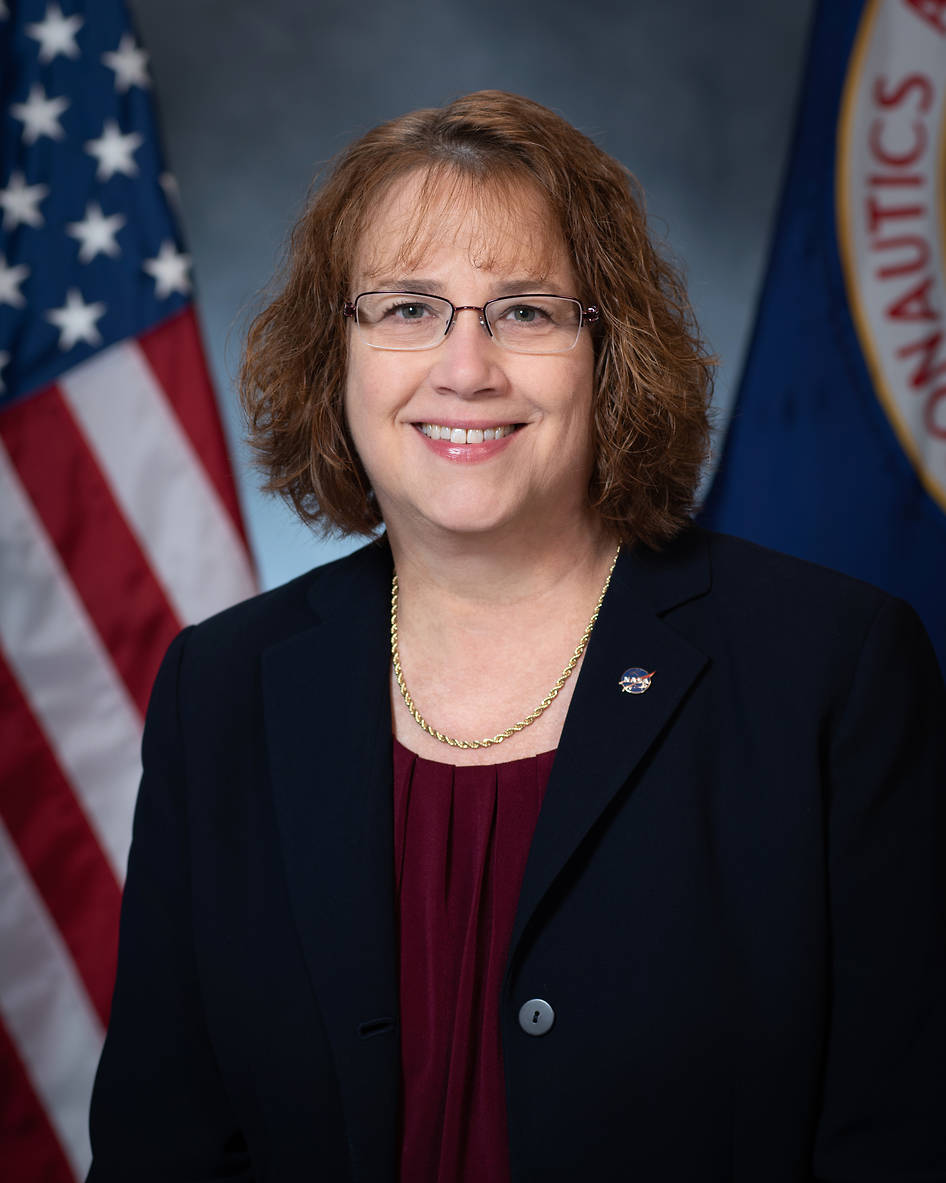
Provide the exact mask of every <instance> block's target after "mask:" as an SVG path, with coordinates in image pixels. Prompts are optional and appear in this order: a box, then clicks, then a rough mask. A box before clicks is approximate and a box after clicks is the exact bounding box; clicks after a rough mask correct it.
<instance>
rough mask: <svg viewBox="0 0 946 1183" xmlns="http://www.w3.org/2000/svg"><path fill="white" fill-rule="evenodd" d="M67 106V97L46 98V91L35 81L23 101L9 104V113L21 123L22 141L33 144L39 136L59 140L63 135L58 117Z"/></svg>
mask: <svg viewBox="0 0 946 1183" xmlns="http://www.w3.org/2000/svg"><path fill="white" fill-rule="evenodd" d="M68 106H69V100H68V99H63V98H58V99H50V98H47V97H46V91H45V90H43V88H42V87H41V86H40V85H39V83H38V82H37V83H34V84H33V86H32V87H30V97H29V98H28V99H27V100H26V102H25V103H11V104H10V113H11V114H12V116H13V118H14V119H19V120H20V122H21V123H22V124H23V142H24V143H26V144H35V143H36V141H37V140H38V139H39V138H40V136H49V138H50V139H51V140H61V139H62V138H63V137H64V136H65V134H66V133H65V132H64V131H63V130H62V127H61V126H60V123H59V117H60V115H62V113H63V111H65V109H66V108H67V107H68Z"/></svg>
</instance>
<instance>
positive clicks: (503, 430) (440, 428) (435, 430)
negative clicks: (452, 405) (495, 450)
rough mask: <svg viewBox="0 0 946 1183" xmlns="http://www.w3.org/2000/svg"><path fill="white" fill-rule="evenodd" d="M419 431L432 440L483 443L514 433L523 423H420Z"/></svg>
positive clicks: (453, 442)
mask: <svg viewBox="0 0 946 1183" xmlns="http://www.w3.org/2000/svg"><path fill="white" fill-rule="evenodd" d="M416 426H417V429H418V431H420V432H422V433H423V434H424V435H426V436H427V438H428V439H431V440H445V441H446V442H447V443H451V444H482V443H487V442H488V441H489V440H501V439H504V438H505V437H506V436H507V435H512V433H513V432H514V431H517V430H518V429H519V428H520V427H521V426H522V424H520V423H499V424H497V425H496V426H495V427H448V426H446V425H444V424H440V423H418V424H417V425H416Z"/></svg>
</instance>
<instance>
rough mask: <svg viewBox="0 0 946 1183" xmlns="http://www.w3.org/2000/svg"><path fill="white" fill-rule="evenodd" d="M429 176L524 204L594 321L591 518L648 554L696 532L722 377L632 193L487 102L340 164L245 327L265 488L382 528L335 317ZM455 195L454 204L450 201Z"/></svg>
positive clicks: (389, 137)
mask: <svg viewBox="0 0 946 1183" xmlns="http://www.w3.org/2000/svg"><path fill="white" fill-rule="evenodd" d="M415 170H422V171H424V172H425V173H426V174H427V179H428V181H429V182H430V183H429V184H428V185H427V186H426V187H425V189H426V191H427V192H428V193H429V192H432V190H433V188H434V182H436V181H437V180H438V179H441V180H442V179H444V178H446V179H448V180H452V181H453V182H455V183H456V182H459V183H460V184H462V185H463V187H464V188H467V189H468V190H470V191H471V192H472V193H473V194H474V196H475V195H476V194H477V193H481V194H483V195H484V196H488V195H489V194H492V195H493V196H496V195H497V193H500V192H501V191H502V190H503V188H505V191H506V193H507V194H511V193H512V192H513V191H514V189H515V188H516V187H518V188H519V189H520V191H521V189H522V187H523V186H524V185H525V186H529V187H531V188H532V189H533V190H538V192H539V193H540V194H541V195H542V196H543V198H544V200H545V203H546V205H547V207H548V209H549V212H550V214H551V216H552V218H553V219H554V222H555V223H557V227H558V229H559V230H560V232H561V236H562V239H563V241H564V243H565V247H566V249H567V251H568V254H569V256H570V261H571V264H572V267H573V269H574V272H575V275H576V276H577V278H578V282H579V285H580V288H581V291H580V292H579V293H577V294H578V295H579V296H580V298H582V299H584V300H586V301H588V302H592V303H594V304H596V305H597V306H598V307H599V309H600V312H601V319H600V321H599V323H598V324H597V325H595V326H594V342H595V379H594V398H593V411H592V414H593V425H592V441H593V449H594V457H595V462H594V469H593V474H592V478H591V482H590V487H589V491H588V492H589V498H590V502H591V505H592V506H593V507H594V508H595V509H596V511H597V512H598V513H599V514H600V515H601V518H602V519H603V521H604V522H605V523H606V524H607V526H608V527H609V528H610V529H611V530H612V531H613V532H614V533H615V534H616V535H618V536H619V537H621V538H622V539H623V540H624V541H625V542H628V543H630V542H635V541H639V542H642V543H644V544H645V545H648V546H651V547H656V546H658V545H660V543H662V542H664V541H666V540H668V539H669V538H671V537H672V536H673V535H674V534H675V533H677V532H678V531H679V530H680V529H681V528H682V526H683V525H684V524H685V523H686V521H687V520H688V517H689V514H690V512H691V510H692V507H693V497H694V494H695V490H696V486H697V482H698V480H699V475H700V470H701V467H702V464H703V461H704V459H705V456H706V450H707V445H708V435H709V433H708V425H707V413H708V405H709V398H710V393H711V387H712V372H713V370H712V367H713V361H712V359H711V358H710V357H709V356H708V354H707V352H706V350H705V348H704V346H703V343H702V341H701V339H700V336H699V332H698V330H697V328H696V325H695V323H694V319H693V315H692V310H691V307H690V304H689V301H688V300H687V296H686V291H685V288H684V285H683V282H682V279H681V277H680V275H679V274H678V272H677V270H676V268H675V267H674V265H673V264H672V263H671V262H670V261H669V260H668V259H667V258H665V257H664V255H663V254H662V253H661V252H660V251H659V250H658V249H657V248H656V247H655V245H654V243H653V242H652V241H651V239H650V238H649V236H648V233H647V226H646V218H645V213H644V202H643V196H642V193H641V190H640V187H639V185H638V184H637V182H636V181H635V179H634V178H633V176H632V175H631V174H630V173H629V172H628V171H627V170H626V169H625V168H624V167H623V166H622V165H621V164H619V163H618V162H617V161H616V160H614V159H613V157H611V156H609V155H608V154H607V153H606V152H603V151H602V150H601V149H600V148H598V147H597V146H596V145H595V144H594V143H592V141H591V140H590V139H588V137H587V136H585V135H583V134H582V133H581V132H580V131H578V130H577V129H576V128H574V127H572V126H571V124H569V123H567V122H566V121H565V120H564V119H562V118H561V117H560V116H559V115H556V114H555V113H554V112H552V111H550V110H548V109H547V108H546V107H543V106H540V105H539V104H538V103H534V102H532V101H531V100H529V99H525V98H522V97H520V96H518V95H513V94H507V93H504V92H502V91H495V90H484V91H478V92H477V93H475V94H470V95H466V96H464V97H463V98H459V99H456V100H455V101H454V102H452V103H449V104H448V105H447V106H445V107H440V108H431V109H429V110H422V111H413V112H411V113H409V114H407V115H402V116H401V117H400V118H399V119H394V120H392V121H391V122H390V123H384V124H381V125H380V126H379V127H376V128H374V129H373V130H372V131H369V132H368V133H367V134H366V135H364V136H362V137H361V139H359V140H357V141H356V142H355V143H354V144H352V145H351V147H349V148H348V149H347V150H346V151H345V152H343V153H342V155H341V156H340V157H339V158H338V159H337V161H336V162H335V164H334V167H333V168H332V170H331V172H330V174H329V175H328V178H327V179H326V180H325V182H324V184H322V185H321V186H320V187H319V188H317V189H316V190H314V192H313V195H312V196H311V198H310V200H309V202H308V204H307V206H306V209H305V210H304V212H303V214H302V216H301V217H300V219H299V221H298V222H297V224H296V226H295V229H294V230H293V233H292V237H291V240H290V246H289V251H288V257H287V260H286V265H285V270H284V274H283V275H282V276H281V278H280V280H279V284H280V287H279V290H278V292H277V294H276V296H275V298H274V299H273V300H272V302H271V303H270V304H269V305H268V307H266V308H265V309H264V310H263V311H262V312H261V313H260V314H259V315H258V316H257V317H256V319H255V320H254V321H253V323H252V325H251V327H250V330H249V334H248V338H247V344H246V351H245V354H244V357H243V365H242V371H241V377H240V388H241V395H242V399H243V403H244V407H245V409H246V412H247V418H248V423H249V438H250V442H251V444H252V445H253V447H254V448H255V450H256V452H257V456H258V460H259V463H260V466H261V467H262V468H263V469H264V471H265V472H266V473H267V481H266V484H265V486H264V487H265V488H266V489H267V490H269V491H270V492H277V493H279V494H281V495H282V496H284V497H285V498H286V499H287V500H288V501H290V502H291V503H292V505H293V506H294V508H295V510H296V512H297V513H298V514H299V516H300V517H301V518H302V519H303V521H305V522H307V523H309V524H310V525H315V526H319V527H321V528H322V529H323V530H325V531H326V532H329V531H337V532H340V533H343V534H361V533H364V534H367V533H370V532H371V531H373V530H374V529H375V528H376V527H377V526H378V525H379V524H380V522H381V515H380V513H379V510H378V505H377V502H376V500H375V498H374V495H373V493H372V491H371V488H370V483H369V481H368V478H367V476H366V474H365V471H364V468H363V467H362V464H361V461H360V459H359V457H358V454H357V452H356V451H355V447H354V444H353V443H352V439H351V435H350V432H349V430H348V426H347V423H346V419H345V402H344V395H345V381H346V360H347V349H348V332H349V329H348V325H347V321H346V320H345V319H344V317H343V316H342V305H343V303H344V301H345V300H346V299H349V298H350V297H351V296H352V295H354V293H353V292H350V291H349V285H350V283H351V272H352V263H353V257H354V254H355V251H356V249H357V246H358V244H359V242H360V240H361V234H362V231H363V230H364V228H365V226H366V225H367V222H368V220H369V219H370V217H371V216H372V213H373V211H375V210H376V209H377V208H378V205H379V202H380V201H381V200H382V198H383V197H384V196H385V195H386V194H387V192H388V191H389V190H390V188H391V186H392V184H393V183H394V182H395V181H397V180H398V179H399V178H401V177H403V176H405V175H406V174H407V173H409V172H413V171H415ZM454 187H456V186H454Z"/></svg>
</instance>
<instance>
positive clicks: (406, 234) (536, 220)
mask: <svg viewBox="0 0 946 1183" xmlns="http://www.w3.org/2000/svg"><path fill="white" fill-rule="evenodd" d="M458 249H459V250H460V251H461V252H462V253H464V254H465V255H466V257H467V258H468V259H469V261H470V263H471V264H472V265H473V266H474V267H476V268H477V269H481V270H483V271H491V272H497V273H502V274H507V275H511V274H517V275H518V274H521V275H530V276H535V277H536V278H539V277H542V276H551V275H561V273H562V272H563V271H564V272H565V273H566V275H569V276H570V274H571V267H570V264H569V259H568V254H567V251H566V249H565V244H564V242H563V241H562V237H561V233H560V231H559V229H558V226H557V224H556V221H555V218H554V216H553V214H552V211H551V209H550V208H549V206H548V203H547V202H546V201H545V199H544V198H543V197H542V195H541V194H540V193H539V192H538V190H537V189H535V188H533V187H532V186H530V185H528V184H524V183H522V182H521V181H514V182H509V181H498V182H492V183H484V182H481V181H477V180H475V179H473V178H467V177H462V176H461V177H453V176H451V177H442V178H439V179H438V180H436V181H434V182H433V183H431V179H430V178H429V176H428V174H426V173H423V172H420V173H411V174H409V175H408V176H406V177H404V178H402V179H401V180H400V181H397V182H395V184H394V185H392V187H391V188H390V189H389V190H388V192H387V193H386V194H385V195H384V197H382V198H381V200H380V201H379V202H378V204H377V206H376V208H375V210H374V211H373V213H371V214H369V215H368V219H367V222H366V225H365V229H364V231H363V232H362V235H361V241H360V243H359V245H358V249H357V251H356V253H355V259H354V272H355V275H356V276H358V277H359V278H361V279H363V280H365V281H375V280H377V279H378V278H379V277H381V276H387V277H391V276H395V275H401V274H410V273H422V272H423V270H424V263H425V262H429V261H431V260H435V259H436V258H437V256H438V255H443V254H444V253H445V252H449V253H450V254H455V253H456V252H457V250H458ZM563 278H564V276H563Z"/></svg>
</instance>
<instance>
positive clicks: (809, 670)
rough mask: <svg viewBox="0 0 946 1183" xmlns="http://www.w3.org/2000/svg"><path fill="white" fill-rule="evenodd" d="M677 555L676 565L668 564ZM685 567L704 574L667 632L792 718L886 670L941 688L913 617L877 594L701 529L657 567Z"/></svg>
mask: <svg viewBox="0 0 946 1183" xmlns="http://www.w3.org/2000/svg"><path fill="white" fill-rule="evenodd" d="M675 548H676V549H678V550H679V554H680V556H681V559H675V558H674V557H673V554H672V552H673V551H674V549H675ZM684 556H686V557H684ZM697 556H699V557H698V558H697ZM681 560H682V561H683V562H689V563H690V564H691V566H695V565H697V563H699V564H701V565H702V570H703V584H702V591H701V593H700V594H697V595H694V596H692V597H691V599H690V600H689V601H688V602H686V603H683V604H682V605H681V606H680V607H678V608H677V609H676V610H675V611H671V612H669V613H668V614H667V615H666V616H665V619H666V620H667V623H668V624H669V625H670V626H671V627H672V628H674V629H676V630H677V631H679V632H681V633H682V634H684V635H685V636H687V637H688V639H689V640H691V641H692V642H693V643H694V644H695V645H696V646H697V647H698V648H699V649H700V650H701V651H702V652H704V653H706V654H707V655H708V656H709V657H710V658H711V659H712V661H713V663H714V664H715V667H716V669H717V672H719V673H720V674H723V675H725V676H728V677H730V678H731V680H732V682H733V683H738V684H740V685H746V684H749V685H756V686H758V687H764V688H765V696H766V697H769V698H772V699H773V700H778V699H779V698H780V697H781V696H782V695H784V696H785V698H786V703H785V704H783V705H785V707H786V709H787V710H790V711H791V712H792V713H797V712H798V711H799V710H800V706H799V705H798V704H799V703H800V702H802V701H804V700H806V699H807V700H810V701H814V700H817V699H819V698H821V697H822V694H824V693H826V694H827V695H828V696H829V698H830V699H831V700H833V701H834V703H835V704H837V703H838V702H839V701H842V700H844V699H845V698H846V697H847V695H848V693H849V692H850V690H851V688H852V686H853V684H854V683H855V681H856V680H857V679H859V678H861V677H863V676H864V674H865V671H866V670H872V671H873V675H872V676H873V677H875V678H877V679H882V678H883V676H884V675H883V671H884V670H887V671H891V672H892V671H900V672H901V673H902V676H903V677H905V678H907V679H910V680H914V681H919V682H922V683H923V684H925V685H927V686H928V687H932V688H933V689H934V690H936V687H937V684H940V685H941V679H940V676H939V671H938V665H937V662H936V658H935V655H934V654H933V650H932V646H931V645H930V642H929V639H928V638H927V636H926V632H925V630H924V628H923V625H922V624H921V623H920V620H919V618H918V617H917V615H916V613H915V612H914V610H913V609H912V608H911V607H910V606H909V605H908V604H907V603H905V602H904V601H903V600H900V599H898V598H897V597H895V596H892V595H890V594H889V593H887V592H885V591H883V590H881V589H880V588H877V587H874V586H873V585H871V584H868V583H864V582H863V581H861V580H859V579H854V578H852V577H851V576H849V575H845V574H842V573H841V572H838V571H833V570H830V569H829V568H826V567H822V566H819V565H817V564H815V563H810V562H806V561H804V560H802V559H797V558H794V557H792V556H790V555H786V554H781V553H779V552H778V551H774V550H769V549H767V548H765V547H762V546H758V545H756V544H754V543H751V542H747V541H745V540H743V539H740V538H734V537H731V536H728V535H724V534H716V533H713V532H711V531H707V530H702V529H698V528H694V529H693V530H690V531H687V532H686V535H684V536H683V537H681V539H679V540H678V541H677V542H675V543H674V544H672V545H671V547H670V548H668V551H667V552H666V554H665V557H664V560H663V561H664V562H669V563H679V562H680V561H681ZM936 692H937V693H940V691H938V690H937V691H936ZM789 700H794V703H793V704H790V702H789Z"/></svg>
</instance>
